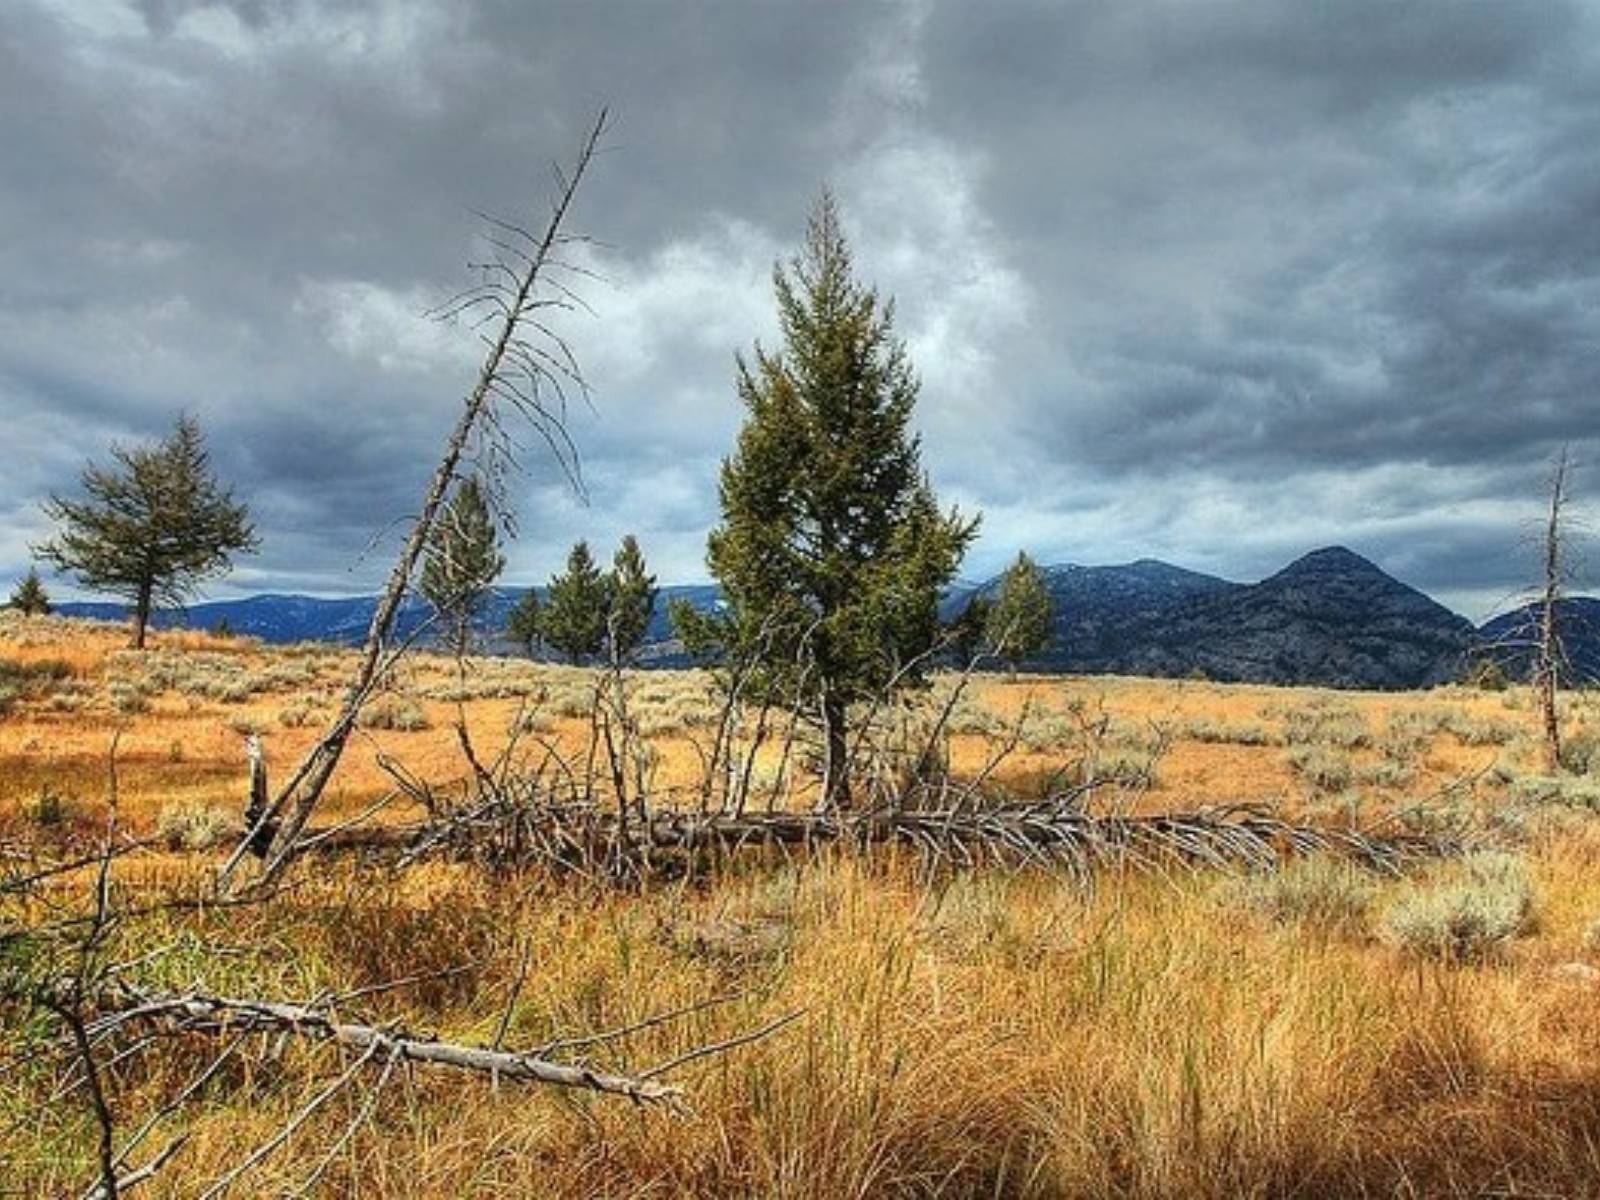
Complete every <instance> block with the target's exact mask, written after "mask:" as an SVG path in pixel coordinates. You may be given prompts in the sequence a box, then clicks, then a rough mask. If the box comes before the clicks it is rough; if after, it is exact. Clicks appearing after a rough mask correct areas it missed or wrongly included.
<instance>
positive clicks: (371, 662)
mask: <svg viewBox="0 0 1600 1200" xmlns="http://www.w3.org/2000/svg"><path fill="white" fill-rule="evenodd" d="M605 126H606V114H605V112H604V111H602V112H601V113H600V115H599V117H598V118H597V119H596V121H595V123H594V125H593V127H592V128H591V129H590V130H589V134H588V137H587V138H586V139H585V141H584V144H583V148H582V150H581V151H580V152H579V155H578V160H577V163H576V164H575V166H574V169H573V171H572V174H571V176H570V177H567V178H564V181H563V186H562V189H561V192H560V195H559V196H558V198H557V201H556V204H555V210H554V212H553V213H552V215H551V217H550V220H549V223H548V224H547V225H546V226H545V229H544V233H543V234H542V235H541V236H540V237H537V238H535V237H533V236H532V235H529V234H526V233H524V232H523V231H521V230H513V231H512V232H514V233H517V234H520V235H521V236H522V237H524V238H525V240H526V243H527V248H526V249H523V248H521V247H515V248H514V253H515V254H516V255H517V256H518V258H519V260H520V261H521V263H522V264H523V266H522V270H521V272H520V274H518V273H516V272H511V271H510V269H509V268H507V272H508V273H509V274H510V275H511V277H512V278H514V279H515V285H514V286H512V285H511V284H508V283H495V284H491V285H487V286H486V288H485V289H484V293H483V296H484V298H486V299H487V300H488V301H489V302H490V303H492V304H493V305H494V306H495V307H496V309H497V311H498V312H499V314H500V330H499V333H498V335H497V336H496V337H495V338H494V339H493V340H492V341H490V343H489V352H488V354H487V356H486V357H485V358H484V362H483V367H482V369H481V370H480V371H479V374H478V381H477V384H476V385H475V386H474V387H473V389H472V392H471V393H470V394H469V395H468V396H467V399H466V402H465V403H464V404H463V406H462V409H461V413H460V416H459V417H458V418H457V419H456V424H455V428H454V429H453V430H452V431H451V433H450V437H449V438H448V440H447V441H446V442H445V449H444V455H443V457H442V458H441V459H440V460H439V465H438V467H437V468H436V469H435V471H434V474H433V479H432V480H431V481H430V482H429V484H428V488H427V491H426V492H425V494H424V496H423V500H422V507H421V509H420V510H419V511H418V514H417V519H416V522H415V523H414V524H413V525H412V528H411V533H410V535H409V536H408V537H407V538H406V542H405V545H404V546H403V547H402V548H401V551H400V556H399V558H398V559H397V560H396V561H395V564H394V569H393V570H392V571H391V572H390V573H389V582H388V585H387V586H386V587H385V588H384V590H383V595H382V596H381V597H380V598H379V600H378V605H377V607H376V609H375V610H374V611H373V614H372V622H371V624H370V625H369V626H368V629H367V637H366V641H365V642H364V643H363V645H362V649H361V658H360V662H359V665H358V666H357V669H356V673H355V677H354V678H353V679H352V681H351V684H350V687H349V690H348V691H347V692H346V694H345V699H344V703H343V705H342V706H341V707H340V710H339V712H338V714H337V715H336V716H335V717H334V719H333V722H332V724H331V725H330V726H329V727H328V730H327V732H326V733H324V734H323V735H322V737H321V739H320V740H319V741H318V742H317V743H316V745H314V746H313V747H312V748H311V750H310V752H309V753H308V754H307V755H306V757H305V759H304V760H303V761H302V762H301V764H300V766H299V768H298V769H297V770H296V771H295V772H294V774H293V775H292V776H291V777H290V778H289V781H288V782H287V783H286V784H285V785H284V786H283V789H282V790H281V791H280V792H279V793H278V795H277V796H276V798H274V799H273V801H272V803H271V804H269V805H268V806H267V807H266V810H265V811H264V812H263V813H262V814H261V815H260V817H259V819H258V820H257V822H256V823H255V824H254V825H253V826H252V827H251V830H250V831H249V833H248V834H247V835H246V838H245V841H244V842H242V843H241V844H240V846H239V847H238V849H236V850H235V851H234V853H233V855H232V857H231V858H230V859H229V860H228V862H227V864H226V865H225V866H224V867H223V870H222V883H223V885H224V886H227V884H228V882H229V881H230V879H231V876H232V873H233V871H234V870H235V868H236V867H237V866H238V864H239V862H240V861H241V859H242V858H243V857H244V855H245V854H246V853H248V850H249V845H250V842H251V840H252V839H254V838H257V837H260V836H261V835H262V832H263V831H264V830H265V829H266V828H267V827H268V826H269V825H274V824H275V825H276V832H275V833H274V834H273V835H272V838H271V845H270V847H269V850H268V853H267V856H266V862H265V864H264V865H263V867H262V871H261V876H262V882H268V881H270V880H272V879H273V878H275V877H276V876H277V875H279V874H281V873H282V871H283V869H284V867H285V866H286V865H287V864H288V862H289V860H290V857H291V852H292V849H293V846H294V843H295V841H296V839H298V838H299V836H300V834H301V832H302V831H303V830H304V829H305V827H306V822H307V821H308V820H309V819H310V817H311V814H312V812H313V811H314V810H315V809H316V807H317V803H318V801H320V800H321V798H322V793H323V790H324V789H325V788H326V787H327V784H328V780H329V778H330V777H331V776H332V775H333V771H334V768H335V767H337V766H338V765H339V759H340V758H341V757H342V756H343V754H344V748H345V745H346V743H347V742H348V741H349V739H350V735H351V733H352V731H353V730H354V729H355V727H356V718H357V717H358V716H359V715H360V713H361V709H362V707H363V706H364V705H365V704H366V702H367V699H368V697H369V696H370V695H371V693H372V691H373V690H374V688H375V687H376V685H377V683H378V679H379V676H380V674H381V673H382V670H383V668H384V666H385V665H386V663H387V662H389V661H390V659H391V656H392V654H393V651H392V650H391V647H390V637H391V635H392V634H393V632H394V625H395V619H396V617H397V616H398V615H399V612H400V606H401V604H402V603H403V602H404V600H405V596H406V592H407V590H408V589H409V587H410V584H411V579H412V576H413V574H414V573H415V571H416V568H417V564H418V562H419V561H420V560H421V558H422V554H423V551H424V549H425V548H426V546H427V544H428V540H429V538H430V536H431V535H432V533H433V528H434V524H435V521H436V519H437V517H438V514H439V511H440V509H441V508H442V506H443V504H444V500H445V496H446V494H447V493H448V491H449V489H450V485H451V482H452V481H453V480H454V478H455V475H456V469H457V467H458V465H459V464H460V462H461V458H462V455H463V454H464V453H465V452H466V450H467V448H468V446H469V445H470V444H471V443H472V441H473V439H474V438H475V437H478V436H481V435H483V434H484V432H485V430H484V426H485V423H486V422H489V421H491V420H492V418H491V413H492V410H493V408H494V405H495V402H496V400H504V401H506V402H508V403H510V404H512V406H513V407H516V408H518V409H519V410H521V411H522V412H523V414H524V415H525V416H530V417H532V418H533V419H535V420H536V421H537V422H540V423H542V427H541V432H542V433H544V434H545V435H546V437H547V438H550V437H552V436H553V435H552V430H551V429H550V428H549V426H551V425H556V426H557V430H556V432H557V433H559V423H558V422H556V421H555V419H554V418H553V417H552V416H551V415H550V413H549V412H548V410H546V409H545V408H544V407H543V404H542V401H541V400H540V398H539V394H538V388H539V385H540V383H541V381H546V380H549V379H551V373H552V371H556V372H560V371H569V372H570V370H571V368H569V367H566V366H563V365H562V356H560V355H558V354H552V353H550V352H549V351H544V350H540V349H538V348H536V347H535V346H533V345H532V344H530V343H529V342H528V341H527V340H526V339H525V338H524V336H523V332H524V330H523V327H524V325H532V326H533V327H535V328H539V329H542V325H541V322H540V319H539V316H538V315H537V314H538V310H539V309H541V308H543V307H547V306H556V307H564V306H565V304H564V302H562V301H551V300H542V299H538V298H536V297H535V295H534V292H535V288H536V285H537V284H538V283H539V281H540V277H541V275H542V274H543V273H544V271H545V270H546V268H547V267H548V266H550V265H551V255H552V252H553V251H554V250H555V249H556V248H557V247H558V246H559V245H560V244H561V241H562V234H561V227H562V223H563V221H564V220H565V218H566V215H567V211H568V209H569V208H570V207H571V205H572V201H573V199H574V197H575V196H576V195H577V191H578V185H579V184H580V183H581V182H582V181H583V177H584V174H585V172H586V171H587V170H588V167H589V164H590V162H591V160H592V159H593V157H594V152H595V149H596V147H597V146H598V145H599V142H600V137H601V135H602V134H603V133H604V131H605ZM477 302H478V300H477V299H473V300H471V301H469V302H468V303H469V304H471V303H477ZM566 358H567V361H568V362H570V356H566ZM554 386H555V387H557V389H558V390H559V383H556V384H554Z"/></svg>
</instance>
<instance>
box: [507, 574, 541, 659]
mask: <svg viewBox="0 0 1600 1200" xmlns="http://www.w3.org/2000/svg"><path fill="white" fill-rule="evenodd" d="M540 620H541V613H540V608H539V593H538V591H537V589H535V588H529V589H528V590H527V591H525V592H523V593H522V595H521V597H520V598H519V599H518V600H517V602H516V603H515V604H514V605H512V606H511V612H510V613H509V614H508V615H507V617H506V636H507V637H509V638H510V639H511V640H512V641H513V642H515V643H516V644H517V645H519V646H521V647H522V648H523V649H524V650H525V651H526V652H527V654H528V657H529V658H532V657H533V656H534V655H535V654H536V653H537V652H538V649H539V643H540V641H541V640H543V636H544V635H543V633H542V631H541V627H540Z"/></svg>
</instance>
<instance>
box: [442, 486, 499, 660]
mask: <svg viewBox="0 0 1600 1200" xmlns="http://www.w3.org/2000/svg"><path fill="white" fill-rule="evenodd" d="M505 565H506V558H505V555H504V554H502V553H501V552H500V533H499V530H497V529H496V528H495V523H494V516H493V514H492V513H490V511H489V502H488V500H487V499H486V498H485V496H484V494H483V487H482V485H480V484H479V482H478V480H477V479H476V478H475V477H473V478H468V479H465V480H463V481H462V482H461V484H460V486H459V487H457V488H456V492H455V495H454V496H452V497H451V498H450V502H449V504H447V505H446V506H445V508H444V511H443V512H441V513H440V514H439V520H438V522H437V523H436V524H435V525H434V528H433V536H432V538H431V539H430V540H429V542H428V546H427V549H426V551H425V555H424V559H423V564H422V581H421V589H422V594H423V596H425V597H426V598H427V600H428V603H430V604H432V605H433V608H434V611H435V612H437V613H438V614H439V619H440V621H441V622H443V624H444V627H445V631H446V635H447V637H448V638H449V644H450V646H451V648H452V649H453V650H454V651H455V652H456V653H457V654H465V653H466V652H467V648H468V646H469V645H470V643H471V640H472V626H473V623H474V621H476V619H477V617H478V614H479V613H480V612H482V610H483V605H484V601H485V600H487V599H488V598H489V592H490V590H491V589H492V588H493V587H494V581H495V580H496V579H498V578H499V577H500V572H501V571H503V570H504V569H505Z"/></svg>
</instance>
